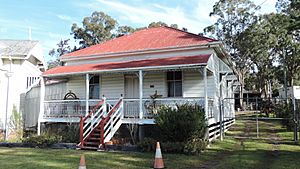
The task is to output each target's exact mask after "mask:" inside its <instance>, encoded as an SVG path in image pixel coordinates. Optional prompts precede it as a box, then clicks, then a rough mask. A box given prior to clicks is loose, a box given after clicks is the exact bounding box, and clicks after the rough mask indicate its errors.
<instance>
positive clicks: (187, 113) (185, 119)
mask: <svg viewBox="0 0 300 169" xmlns="http://www.w3.org/2000/svg"><path fill="white" fill-rule="evenodd" d="M155 123H156V124H157V126H158V128H159V129H160V135H161V136H160V138H161V140H162V141H172V142H185V141H187V140H188V139H189V138H190V137H191V136H192V135H198V137H199V138H203V137H204V135H205V129H206V125H207V124H206V119H205V113H204V109H203V108H202V107H200V106H198V105H190V104H183V105H177V106H176V108H171V107H165V106H164V107H162V108H161V109H160V110H159V113H158V115H157V116H155Z"/></svg>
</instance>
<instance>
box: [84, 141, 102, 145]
mask: <svg viewBox="0 0 300 169" xmlns="http://www.w3.org/2000/svg"><path fill="white" fill-rule="evenodd" d="M99 144H100V142H91V141H88V142H87V141H86V142H84V145H97V146H98V145H99Z"/></svg>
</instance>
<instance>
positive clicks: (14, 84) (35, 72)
mask: <svg viewBox="0 0 300 169" xmlns="http://www.w3.org/2000/svg"><path fill="white" fill-rule="evenodd" d="M1 69H4V70H10V61H9V60H8V59H3V65H1ZM11 71H12V72H13V74H12V76H11V77H10V84H9V91H8V92H9V97H8V115H7V119H8V121H9V120H10V117H11V114H12V110H13V106H15V107H16V110H17V111H18V112H20V111H21V109H20V95H21V94H22V93H24V92H26V90H27V89H26V87H27V77H39V76H40V75H41V71H40V70H39V68H38V67H37V66H36V65H33V64H32V63H30V62H28V61H27V60H12V65H11ZM5 73H6V72H2V73H1V75H0V78H1V79H0V93H1V95H0V102H1V103H0V128H2V127H4V126H3V125H4V121H5V112H6V102H7V100H6V93H7V80H8V78H7V77H6V76H5Z"/></svg>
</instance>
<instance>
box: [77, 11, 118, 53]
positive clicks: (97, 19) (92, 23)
mask: <svg viewBox="0 0 300 169" xmlns="http://www.w3.org/2000/svg"><path fill="white" fill-rule="evenodd" d="M117 24H118V23H117V21H116V20H115V19H113V18H112V17H111V16H109V15H107V14H105V13H104V12H93V13H92V15H91V16H88V17H85V18H84V19H83V21H82V27H79V26H78V25H77V24H76V23H73V25H72V27H71V35H73V37H74V39H75V40H79V45H80V48H86V47H88V46H91V45H95V44H99V43H101V42H104V41H107V40H110V39H112V38H114V34H113V31H115V29H116V27H117Z"/></svg>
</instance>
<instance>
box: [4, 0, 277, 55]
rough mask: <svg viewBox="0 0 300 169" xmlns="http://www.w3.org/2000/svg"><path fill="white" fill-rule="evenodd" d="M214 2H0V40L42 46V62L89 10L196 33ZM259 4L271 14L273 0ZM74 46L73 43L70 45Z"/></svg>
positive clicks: (131, 22) (125, 21) (121, 22)
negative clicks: (24, 41)
mask: <svg viewBox="0 0 300 169" xmlns="http://www.w3.org/2000/svg"><path fill="white" fill-rule="evenodd" d="M216 1H217V0H164V1H162V0H126V1H125V0H60V1H57V0H56V1H54V0H6V1H5V0H0V4H1V5H0V11H1V12H0V39H28V38H29V33H28V32H29V28H31V32H32V39H33V40H39V41H40V42H41V44H42V46H43V50H44V54H45V58H46V60H50V59H52V58H51V57H50V56H48V52H49V50H51V49H52V48H54V47H56V44H57V42H58V41H59V40H60V39H68V38H70V39H72V36H71V35H70V30H71V25H72V23H77V24H79V25H80V24H81V21H82V19H83V18H84V17H86V16H90V15H91V13H92V12H93V11H103V12H105V13H106V14H108V15H110V16H112V17H113V18H114V19H116V20H117V21H118V22H119V25H129V26H132V27H142V26H147V25H148V24H149V23H151V22H153V21H163V22H166V23H168V24H172V23H176V24H178V25H179V27H186V28H188V30H189V31H190V32H193V33H199V32H202V31H203V28H204V27H206V26H208V25H210V24H212V23H214V21H215V19H214V18H210V17H209V13H210V11H211V10H212V6H213V4H214V3H215V2H216ZM254 2H255V3H256V4H257V5H259V4H262V3H263V4H262V5H261V6H262V8H261V10H260V13H267V12H272V11H275V3H276V0H254ZM71 43H72V44H75V43H76V42H71Z"/></svg>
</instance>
